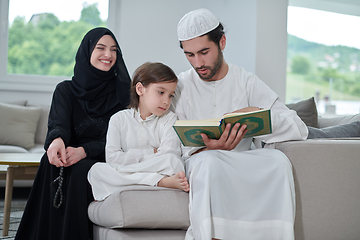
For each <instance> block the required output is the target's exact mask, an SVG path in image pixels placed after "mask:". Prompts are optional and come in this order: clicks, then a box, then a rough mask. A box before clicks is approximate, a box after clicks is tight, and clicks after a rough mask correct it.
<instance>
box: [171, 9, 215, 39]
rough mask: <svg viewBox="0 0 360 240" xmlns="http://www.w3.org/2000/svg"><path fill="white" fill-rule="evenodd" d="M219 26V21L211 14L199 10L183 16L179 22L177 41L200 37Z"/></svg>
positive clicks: (205, 10)
mask: <svg viewBox="0 0 360 240" xmlns="http://www.w3.org/2000/svg"><path fill="white" fill-rule="evenodd" d="M217 26H219V20H218V19H217V18H216V17H215V16H214V14H213V13H212V12H210V11H209V10H207V9H205V8H200V9H197V10H194V11H191V12H189V13H187V14H185V15H184V16H183V17H182V18H181V19H180V21H179V23H178V26H177V33H178V39H179V41H186V40H190V39H193V38H196V37H199V36H202V35H204V34H206V33H208V32H210V31H212V30H214V29H215V28H216V27H217Z"/></svg>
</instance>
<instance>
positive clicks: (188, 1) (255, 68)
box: [112, 0, 288, 99]
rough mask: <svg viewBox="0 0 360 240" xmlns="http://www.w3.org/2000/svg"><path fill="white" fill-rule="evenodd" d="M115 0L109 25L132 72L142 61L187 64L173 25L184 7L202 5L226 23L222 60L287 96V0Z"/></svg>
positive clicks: (183, 66)
mask: <svg viewBox="0 0 360 240" xmlns="http://www.w3.org/2000/svg"><path fill="white" fill-rule="evenodd" d="M118 4H119V5H118V6H117V9H118V10H119V11H118V12H117V14H118V15H117V18H118V25H117V26H112V27H113V31H114V32H116V35H117V37H118V39H119V42H120V44H121V48H122V51H123V55H124V59H125V62H126V64H127V67H128V69H129V72H130V74H132V73H133V72H134V70H135V69H136V68H137V67H138V66H139V65H141V64H142V63H144V62H146V61H160V62H163V63H165V64H167V65H169V66H170V67H171V68H173V69H174V71H175V72H176V73H180V72H182V71H185V70H187V69H189V68H190V67H191V66H190V64H189V63H188V61H187V60H186V58H185V56H184V54H183V52H182V50H181V49H180V47H179V42H178V40H177V33H176V26H177V23H178V21H179V20H180V19H181V17H182V16H183V15H184V14H185V13H187V12H189V11H191V10H194V9H197V8H201V7H205V8H207V9H209V10H210V11H212V12H213V13H214V14H215V16H217V17H218V18H219V20H220V22H222V23H223V24H224V26H225V30H226V36H227V46H226V48H225V51H224V56H225V59H226V61H227V62H229V63H233V64H236V65H238V66H240V67H243V68H245V69H246V70H247V71H250V72H253V73H255V74H257V75H258V76H259V77H260V78H261V79H262V80H263V81H264V82H266V83H267V84H268V85H269V86H270V87H271V88H272V89H273V90H274V91H275V92H277V94H279V96H280V98H281V99H285V84H286V50H287V32H286V22H287V18H286V17H287V4H288V2H287V0H276V1H268V0H257V1H248V0H207V1H205V0H182V1H177V0H152V1H148V0H133V1H126V0H125V1H118ZM154 16H157V17H154Z"/></svg>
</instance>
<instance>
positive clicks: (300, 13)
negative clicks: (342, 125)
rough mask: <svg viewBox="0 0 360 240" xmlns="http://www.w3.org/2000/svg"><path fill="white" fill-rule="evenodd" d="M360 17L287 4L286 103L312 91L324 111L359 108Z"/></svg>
mask: <svg viewBox="0 0 360 240" xmlns="http://www.w3.org/2000/svg"><path fill="white" fill-rule="evenodd" d="M358 26H360V17H357V16H352V15H346V14H340V13H334V12H326V11H321V10H315V9H309V8H303V7H294V6H289V8H288V66H287V69H288V71H287V81H286V83H287V89H286V96H287V97H286V102H287V103H290V102H296V101H298V100H301V99H306V98H309V97H312V96H314V97H315V99H316V101H317V108H318V111H319V113H320V114H337V115H350V114H357V113H359V111H360V35H359V34H358V31H357V30H356V29H358Z"/></svg>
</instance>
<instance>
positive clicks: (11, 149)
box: [0, 145, 28, 153]
mask: <svg viewBox="0 0 360 240" xmlns="http://www.w3.org/2000/svg"><path fill="white" fill-rule="evenodd" d="M0 153H28V150H26V149H25V148H22V147H19V146H12V145H0Z"/></svg>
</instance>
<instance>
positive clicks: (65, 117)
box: [45, 82, 73, 150]
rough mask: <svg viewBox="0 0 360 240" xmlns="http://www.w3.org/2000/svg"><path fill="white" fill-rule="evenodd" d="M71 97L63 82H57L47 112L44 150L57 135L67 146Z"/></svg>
mask: <svg viewBox="0 0 360 240" xmlns="http://www.w3.org/2000/svg"><path fill="white" fill-rule="evenodd" d="M71 99H72V98H71V94H70V93H69V90H68V88H66V86H65V82H62V83H59V84H58V85H57V86H56V88H55V91H54V94H53V98H52V102H51V107H50V112H49V119H48V132H47V136H46V140H45V149H46V150H47V149H48V147H49V145H50V144H51V142H52V141H53V140H54V139H55V138H58V137H61V139H62V140H63V141H64V143H65V147H67V146H69V143H70V139H71V125H72V106H73V104H72V102H71Z"/></svg>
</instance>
